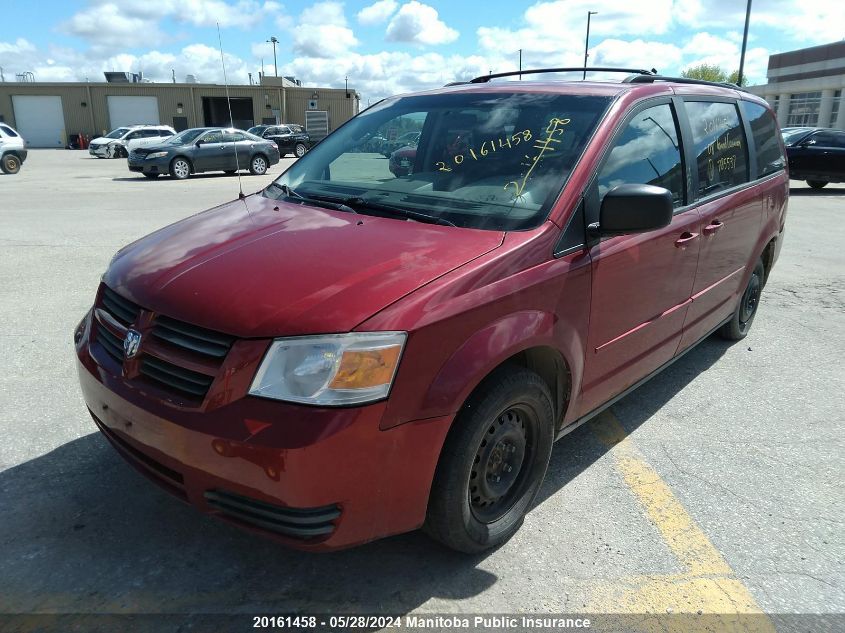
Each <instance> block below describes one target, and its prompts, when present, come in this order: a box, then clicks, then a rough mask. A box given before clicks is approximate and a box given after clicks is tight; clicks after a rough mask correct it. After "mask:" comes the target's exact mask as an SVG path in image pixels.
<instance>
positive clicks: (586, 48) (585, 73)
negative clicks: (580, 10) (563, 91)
mask: <svg viewBox="0 0 845 633" xmlns="http://www.w3.org/2000/svg"><path fill="white" fill-rule="evenodd" d="M597 14H598V11H587V40H586V41H585V42H584V76H583V77H581V79H582V80H584V79H586V78H587V55H588V53H587V51H589V50H590V16H591V15H597Z"/></svg>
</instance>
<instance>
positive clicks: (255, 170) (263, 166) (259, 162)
mask: <svg viewBox="0 0 845 633" xmlns="http://www.w3.org/2000/svg"><path fill="white" fill-rule="evenodd" d="M249 172H250V173H251V174H253V175H255V176H263V175H264V174H266V173H267V159H266V158H264V156H262V155H261V154H257V155H256V156H253V157H252V160H251V161H250V162H249Z"/></svg>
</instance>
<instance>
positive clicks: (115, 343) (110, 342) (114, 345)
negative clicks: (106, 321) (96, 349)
mask: <svg viewBox="0 0 845 633" xmlns="http://www.w3.org/2000/svg"><path fill="white" fill-rule="evenodd" d="M97 341H98V342H99V343H100V346H101V347H102V348H103V349H104V350H105V351H106V353H107V354H108V355H109V356H111V357H112V358H113V359H115V360H116V361H117V362H118V363H122V362H123V341H122V340H121V339H119V338H118V337H116V336H115V335H114V334H112V333H111V332H109V331H108V330H107V329H106V328H104V327H103V326H102V325H100V324H99V323H98V324H97Z"/></svg>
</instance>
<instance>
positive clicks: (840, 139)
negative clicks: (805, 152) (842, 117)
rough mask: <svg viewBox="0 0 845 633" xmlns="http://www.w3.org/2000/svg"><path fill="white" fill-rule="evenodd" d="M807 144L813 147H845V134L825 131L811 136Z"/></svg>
mask: <svg viewBox="0 0 845 633" xmlns="http://www.w3.org/2000/svg"><path fill="white" fill-rule="evenodd" d="M814 141H815V142H814ZM805 143H807V144H808V145H812V146H813V147H845V133H842V132H834V131H832V130H823V131H821V132H816V133H815V134H813V135H812V136H810V137H809V138H808V139H807V140H806V141H805Z"/></svg>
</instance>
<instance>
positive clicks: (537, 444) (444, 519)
mask: <svg viewBox="0 0 845 633" xmlns="http://www.w3.org/2000/svg"><path fill="white" fill-rule="evenodd" d="M553 439H554V414H553V406H552V397H551V393H550V391H549V387H548V385H547V384H546V383H545V381H543V379H542V378H540V376H538V375H537V374H536V373H534V372H532V371H529V370H528V369H525V368H523V367H519V366H504V367H501V368H499V369H497V370H496V371H495V372H493V373H492V374H491V375H490V376H488V377H487V379H486V380H484V382H482V384H481V385H480V386H479V387H478V388H477V389H476V390H475V391H474V392H473V394H472V396H470V398H469V399H468V400H467V402H466V404H465V405H464V407H463V408H462V410H461V412H460V413H459V414H458V416H457V417H456V419H455V422H454V423H453V425H452V428H451V429H450V431H449V435H448V436H447V438H446V442H445V444H444V446H443V451H442V452H441V455H440V460H439V462H438V464H437V469H436V472H435V476H434V482H433V484H432V488H431V494H430V496H429V502H428V513H427V516H426V523H425V529H426V531H427V532H428V533H429V535H431V536H432V537H433V538H435V539H437V540H438V541H440V542H441V543H443V544H444V545H446V546H448V547H451V548H452V549H455V550H458V551H461V552H467V553H473V552H480V551H483V550H486V549H490V548H492V547H496V546H498V545H501V544H502V543H504V542H505V541H507V540H508V539H509V538H510V537H511V536H513V535H514V534H515V533H516V531H517V530H518V529H519V527H520V526H521V525H522V522H523V519H524V518H525V513H526V512H527V511H528V509H529V507H530V506H531V503H532V501H533V500H534V497H535V496H536V495H537V491H538V490H539V489H540V484H541V483H542V481H543V477H544V476H545V474H546V468H547V467H548V464H549V457H550V455H551V450H552V442H553Z"/></svg>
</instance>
